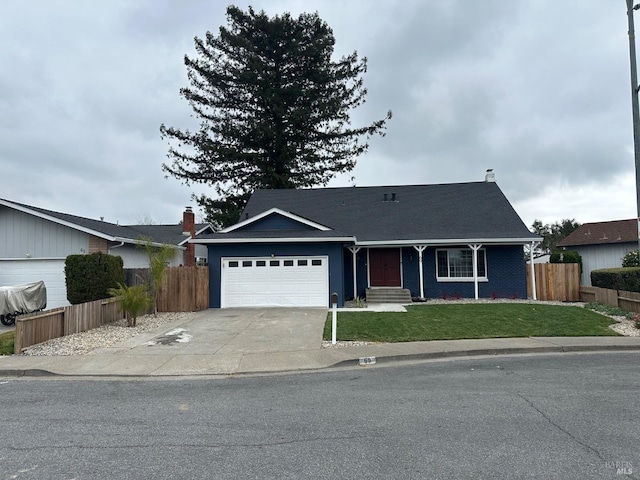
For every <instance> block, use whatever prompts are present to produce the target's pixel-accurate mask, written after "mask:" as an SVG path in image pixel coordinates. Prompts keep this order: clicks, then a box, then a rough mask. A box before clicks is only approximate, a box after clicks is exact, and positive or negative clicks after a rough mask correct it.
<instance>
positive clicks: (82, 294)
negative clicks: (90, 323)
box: [64, 252, 124, 305]
mask: <svg viewBox="0 0 640 480" xmlns="http://www.w3.org/2000/svg"><path fill="white" fill-rule="evenodd" d="M122 267H123V263H122V258H121V257H115V256H113V255H107V254H105V253H101V252H97V253H92V254H91V255H69V256H68V257H67V259H66V260H65V262H64V275H65V279H66V282H67V300H69V303H71V304H72V305H77V304H78V303H85V302H92V301H94V300H102V299H103V298H109V292H108V290H109V289H110V288H117V287H118V283H124V270H123V268H122Z"/></svg>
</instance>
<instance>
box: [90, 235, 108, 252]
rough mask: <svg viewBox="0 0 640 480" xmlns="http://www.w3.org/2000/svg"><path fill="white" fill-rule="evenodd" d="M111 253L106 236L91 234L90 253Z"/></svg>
mask: <svg viewBox="0 0 640 480" xmlns="http://www.w3.org/2000/svg"><path fill="white" fill-rule="evenodd" d="M96 252H102V253H109V245H108V244H107V240H106V239H104V238H98V237H94V236H93V235H90V236H89V252H88V253H96Z"/></svg>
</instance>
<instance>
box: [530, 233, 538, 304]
mask: <svg viewBox="0 0 640 480" xmlns="http://www.w3.org/2000/svg"><path fill="white" fill-rule="evenodd" d="M535 246H536V242H531V248H530V249H529V261H530V262H531V268H530V271H529V276H530V277H531V298H533V299H534V300H537V299H538V297H537V295H536V269H535V268H534V263H533V249H534V248H535Z"/></svg>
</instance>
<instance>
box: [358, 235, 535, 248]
mask: <svg viewBox="0 0 640 480" xmlns="http://www.w3.org/2000/svg"><path fill="white" fill-rule="evenodd" d="M540 241H542V239H541V238H540V237H531V238H445V239H438V240H433V239H432V240H420V239H416V240H373V241H364V242H356V245H358V246H363V247H367V246H369V247H375V246H385V245H393V246H411V245H466V244H468V243H481V244H492V245H514V244H518V245H519V244H522V245H526V244H529V243H531V242H540Z"/></svg>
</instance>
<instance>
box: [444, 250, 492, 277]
mask: <svg viewBox="0 0 640 480" xmlns="http://www.w3.org/2000/svg"><path fill="white" fill-rule="evenodd" d="M436 277H437V279H438V280H439V281H473V250H471V249H470V248H446V249H438V250H436ZM478 280H487V259H486V255H485V249H484V248H481V249H480V250H478Z"/></svg>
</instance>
